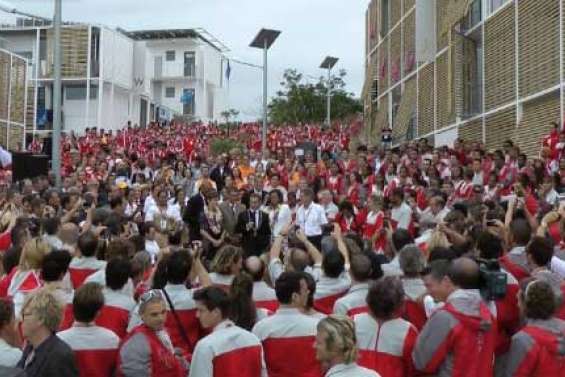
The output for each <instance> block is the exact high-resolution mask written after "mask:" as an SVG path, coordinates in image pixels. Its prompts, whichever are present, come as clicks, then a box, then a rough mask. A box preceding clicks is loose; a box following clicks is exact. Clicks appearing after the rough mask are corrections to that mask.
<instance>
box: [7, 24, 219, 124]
mask: <svg viewBox="0 0 565 377" xmlns="http://www.w3.org/2000/svg"><path fill="white" fill-rule="evenodd" d="M61 34H62V42H61V43H62V54H63V57H62V77H63V78H62V80H63V97H62V98H63V103H62V111H63V129H64V130H67V131H70V130H74V131H75V132H81V131H83V130H84V129H85V128H87V127H98V128H104V129H118V128H121V127H123V126H124V125H125V124H126V123H127V122H128V121H129V122H131V123H132V124H140V125H145V124H147V123H148V122H149V121H152V120H162V119H171V118H172V117H174V116H180V115H186V116H190V117H191V118H192V119H195V120H202V121H214V120H216V119H219V118H220V112H221V111H223V110H224V108H223V106H224V100H225V93H224V92H225V90H226V86H225V85H224V75H223V70H224V65H225V64H224V58H223V52H225V51H227V48H226V47H225V46H224V45H223V44H222V43H221V42H219V41H218V40H216V39H215V38H213V37H212V36H210V35H209V34H208V33H207V32H206V31H204V30H202V29H183V30H155V31H132V32H126V31H123V30H120V29H118V30H113V29H110V28H107V27H105V26H101V25H87V24H67V25H65V26H64V27H63V29H62V33H61ZM0 38H1V39H0V41H1V43H0V44H1V46H0V47H4V48H6V49H7V50H10V51H12V52H14V53H16V54H19V55H21V56H24V57H25V58H27V59H28V61H29V66H28V75H27V77H28V78H29V81H28V97H27V98H28V101H27V103H28V114H29V116H28V118H27V122H26V131H27V133H28V135H31V134H36V133H39V134H43V133H49V131H50V129H51V119H52V87H53V33H52V27H51V25H49V23H45V22H41V23H40V22H39V21H32V20H22V19H20V20H18V22H17V24H16V25H9V26H1V27H0ZM186 92H190V94H192V95H190V94H189V95H185V96H184V100H185V102H187V103H186V104H183V103H182V102H181V99H182V97H183V93H186ZM187 100H189V101H187Z"/></svg>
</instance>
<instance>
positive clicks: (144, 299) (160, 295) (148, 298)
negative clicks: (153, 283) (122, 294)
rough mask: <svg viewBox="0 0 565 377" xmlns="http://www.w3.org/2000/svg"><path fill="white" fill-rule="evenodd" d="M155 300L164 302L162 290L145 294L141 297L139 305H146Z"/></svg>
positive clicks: (153, 290)
mask: <svg viewBox="0 0 565 377" xmlns="http://www.w3.org/2000/svg"><path fill="white" fill-rule="evenodd" d="M154 298H157V299H161V300H164V299H165V298H164V296H163V292H161V290H160V289H152V290H150V291H147V292H145V293H144V294H142V295H141V296H140V297H139V303H140V304H145V303H147V302H149V301H151V300H153V299H154Z"/></svg>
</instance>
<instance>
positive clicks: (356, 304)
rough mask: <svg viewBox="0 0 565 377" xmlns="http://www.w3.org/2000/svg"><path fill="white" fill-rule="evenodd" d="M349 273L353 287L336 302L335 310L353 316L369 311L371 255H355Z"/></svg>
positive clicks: (336, 312) (337, 312)
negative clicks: (368, 294)
mask: <svg viewBox="0 0 565 377" xmlns="http://www.w3.org/2000/svg"><path fill="white" fill-rule="evenodd" d="M349 275H350V276H351V288H350V289H349V292H347V294H346V295H345V296H343V297H342V298H340V299H338V300H337V301H336V302H335V304H334V309H333V312H334V313H335V314H341V315H347V316H350V317H353V316H354V315H356V314H359V313H365V312H367V293H368V292H369V278H370V277H371V260H370V259H369V257H368V256H366V255H363V254H357V255H353V256H352V257H351V266H350V268H349Z"/></svg>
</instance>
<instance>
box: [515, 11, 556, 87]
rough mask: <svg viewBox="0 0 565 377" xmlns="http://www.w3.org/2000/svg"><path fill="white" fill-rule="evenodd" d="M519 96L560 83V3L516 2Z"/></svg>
mask: <svg viewBox="0 0 565 377" xmlns="http://www.w3.org/2000/svg"><path fill="white" fill-rule="evenodd" d="M518 22H519V28H518V48H519V53H518V60H519V65H518V67H519V73H520V78H519V83H520V84H519V85H520V97H527V96H530V95H532V94H535V93H537V92H540V91H542V90H544V89H547V88H551V87H552V86H555V85H557V84H559V2H558V1H556V0H520V1H519V2H518Z"/></svg>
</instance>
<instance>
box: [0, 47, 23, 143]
mask: <svg viewBox="0 0 565 377" xmlns="http://www.w3.org/2000/svg"><path fill="white" fill-rule="evenodd" d="M27 65H28V62H27V60H26V59H24V58H22V57H21V56H18V55H15V54H13V53H11V52H9V51H6V50H3V49H0V145H1V146H2V147H3V148H6V149H10V150H18V149H21V147H22V146H23V145H24V144H23V143H24V137H25V136H24V135H25V124H26V116H27V114H26V101H27V98H26V95H25V94H26V86H27V80H26V75H27V72H26V67H27Z"/></svg>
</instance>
